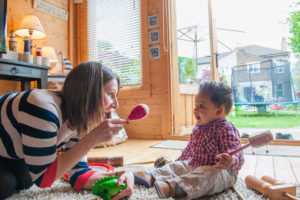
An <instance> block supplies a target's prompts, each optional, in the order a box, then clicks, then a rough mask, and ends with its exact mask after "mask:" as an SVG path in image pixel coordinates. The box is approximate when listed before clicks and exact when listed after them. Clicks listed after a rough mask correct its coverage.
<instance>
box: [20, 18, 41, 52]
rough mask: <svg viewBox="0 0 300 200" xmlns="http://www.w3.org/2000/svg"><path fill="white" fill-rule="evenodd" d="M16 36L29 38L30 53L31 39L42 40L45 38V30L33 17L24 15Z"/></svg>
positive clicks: (37, 19)
mask: <svg viewBox="0 0 300 200" xmlns="http://www.w3.org/2000/svg"><path fill="white" fill-rule="evenodd" d="M16 34H17V35H18V36H20V37H25V36H29V38H30V52H32V42H31V40H32V39H43V38H45V37H46V33H45V30H44V28H43V26H42V24H41V22H40V20H39V18H38V17H37V16H35V15H25V17H24V18H23V20H22V21H21V23H20V25H19V27H18V29H17V30H16Z"/></svg>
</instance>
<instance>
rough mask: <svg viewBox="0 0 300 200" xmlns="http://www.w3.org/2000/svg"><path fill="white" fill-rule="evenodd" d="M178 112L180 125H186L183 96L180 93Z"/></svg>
mask: <svg viewBox="0 0 300 200" xmlns="http://www.w3.org/2000/svg"><path fill="white" fill-rule="evenodd" d="M178 107H179V113H178V115H179V116H180V126H185V125H186V119H185V116H186V110H185V96H184V95H180V104H179V106H178Z"/></svg>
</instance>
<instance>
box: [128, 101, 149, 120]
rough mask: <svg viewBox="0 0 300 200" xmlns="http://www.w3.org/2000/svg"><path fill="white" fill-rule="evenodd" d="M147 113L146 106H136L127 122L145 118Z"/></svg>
mask: <svg viewBox="0 0 300 200" xmlns="http://www.w3.org/2000/svg"><path fill="white" fill-rule="evenodd" d="M148 113H149V108H148V106H147V105H146V104H138V105H136V106H135V107H134V108H133V109H132V111H131V112H130V114H129V116H128V118H127V119H128V120H139V119H143V118H145V117H146V116H147V115H148Z"/></svg>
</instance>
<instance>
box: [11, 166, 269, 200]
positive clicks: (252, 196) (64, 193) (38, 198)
mask: <svg viewBox="0 0 300 200" xmlns="http://www.w3.org/2000/svg"><path fill="white" fill-rule="evenodd" d="M149 169H151V168H148V167H143V166H125V167H119V168H116V170H129V171H138V170H149ZM235 187H236V189H237V190H238V191H239V193H241V194H242V195H243V196H244V197H245V199H247V200H265V199H266V198H264V197H263V196H262V195H259V194H258V193H256V192H254V191H252V190H250V189H248V188H247V187H246V184H245V183H244V181H243V180H242V178H239V179H238V181H237V183H236V185H235ZM29 199H30V200H75V199H82V200H92V199H93V200H94V199H96V196H94V195H93V194H92V193H91V191H89V190H86V191H81V192H79V193H78V192H76V191H75V190H73V189H72V188H71V187H70V185H69V183H67V182H65V181H63V180H57V181H55V182H54V184H53V185H52V187H51V188H46V189H40V188H38V187H36V186H32V187H31V188H29V189H28V190H22V191H20V192H15V193H14V194H13V195H12V196H11V197H10V198H7V199H6V200H29ZM156 199H159V198H158V196H157V193H156V191H155V189H154V188H153V187H152V188H149V189H147V188H144V187H139V186H135V188H134V191H133V195H132V196H131V197H130V198H129V200H156ZM169 199H171V198H169ZM200 199H201V200H226V199H228V200H234V199H238V196H237V193H236V192H234V191H233V190H231V189H230V190H227V191H225V192H222V193H220V194H216V195H213V196H208V197H202V198H199V200H200Z"/></svg>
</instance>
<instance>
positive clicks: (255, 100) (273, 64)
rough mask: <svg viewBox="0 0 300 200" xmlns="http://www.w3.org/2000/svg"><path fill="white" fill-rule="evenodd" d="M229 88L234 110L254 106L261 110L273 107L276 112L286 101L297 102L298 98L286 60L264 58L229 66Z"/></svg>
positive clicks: (288, 63)
mask: <svg viewBox="0 0 300 200" xmlns="http://www.w3.org/2000/svg"><path fill="white" fill-rule="evenodd" d="M231 87H232V90H233V95H234V105H235V107H236V109H238V108H239V107H240V106H243V105H244V106H254V107H256V108H257V111H258V112H260V113H263V112H267V107H270V106H273V108H275V109H276V117H277V111H278V109H280V107H284V106H286V105H287V104H294V105H296V116H297V107H298V104H299V103H300V102H299V101H298V99H297V96H296V93H295V89H294V85H293V80H292V76H291V72H290V62H289V61H286V60H275V61H274V60H265V61H261V62H255V63H250V64H248V65H238V66H234V67H232V74H231Z"/></svg>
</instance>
